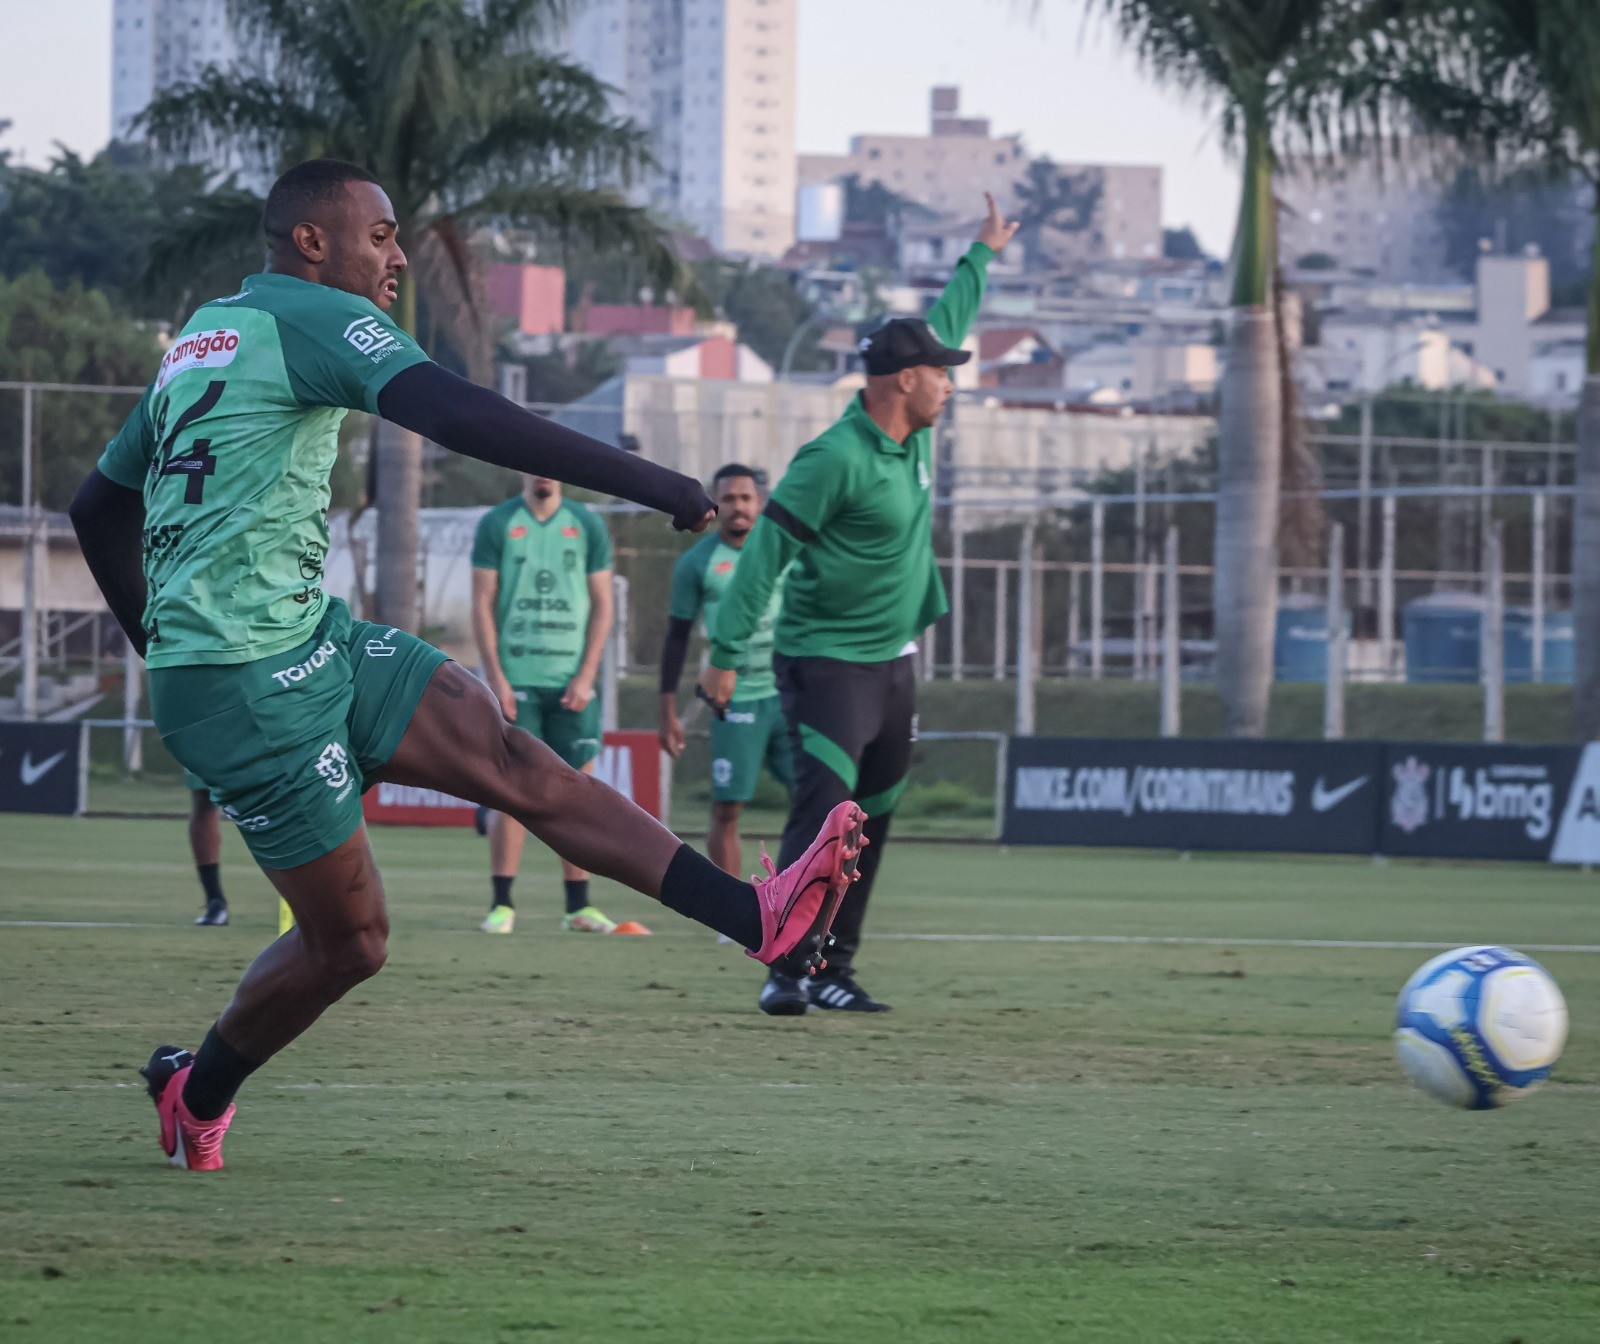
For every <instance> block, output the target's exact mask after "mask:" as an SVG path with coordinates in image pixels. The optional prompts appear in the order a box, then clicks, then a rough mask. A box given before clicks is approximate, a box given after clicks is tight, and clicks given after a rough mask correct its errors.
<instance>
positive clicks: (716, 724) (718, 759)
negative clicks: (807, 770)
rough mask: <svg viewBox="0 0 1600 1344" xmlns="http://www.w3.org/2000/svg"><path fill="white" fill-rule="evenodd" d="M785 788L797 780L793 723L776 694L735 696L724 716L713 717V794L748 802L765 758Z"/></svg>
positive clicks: (716, 798) (719, 799) (718, 799)
mask: <svg viewBox="0 0 1600 1344" xmlns="http://www.w3.org/2000/svg"><path fill="white" fill-rule="evenodd" d="M763 761H765V762H766V766H767V769H768V771H770V772H771V774H772V777H773V778H774V779H776V780H777V781H778V783H780V784H782V785H783V786H784V788H788V787H789V785H791V784H792V783H794V762H793V760H792V759H791V757H790V754H789V725H788V724H786V723H785V722H784V720H783V701H782V700H781V699H780V697H778V696H776V695H769V696H766V697H764V698H763V699H760V700H735V701H734V702H733V703H732V704H730V705H729V706H728V712H727V715H726V716H725V717H724V718H720V719H718V718H713V719H712V720H711V797H712V799H713V800H714V801H715V802H719V803H748V802H749V801H750V800H751V799H752V798H753V797H755V792H756V781H757V780H758V779H759V778H760V777H761V765H762V762H763Z"/></svg>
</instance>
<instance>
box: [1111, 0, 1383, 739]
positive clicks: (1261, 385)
mask: <svg viewBox="0 0 1600 1344" xmlns="http://www.w3.org/2000/svg"><path fill="white" fill-rule="evenodd" d="M1099 4H1100V8H1101V9H1102V10H1103V12H1105V13H1106V14H1107V15H1109V16H1110V18H1111V20H1112V21H1113V23H1114V24H1115V25H1116V26H1117V28H1118V29H1119V30H1120V32H1121V33H1122V35H1123V37H1124V39H1125V40H1126V41H1127V42H1128V44H1129V45H1130V46H1131V47H1132V48H1133V50H1134V51H1135V53H1136V54H1137V55H1138V57H1139V58H1140V60H1141V61H1142V62H1143V63H1144V64H1145V65H1146V66H1147V67H1148V68H1149V69H1151V70H1152V71H1154V72H1155V74H1156V75H1158V76H1159V77H1161V78H1163V79H1165V80H1167V81H1168V82H1170V83H1172V84H1174V85H1176V86H1178V87H1179V88H1182V89H1186V90H1189V91H1192V92H1195V93H1198V94H1200V95H1202V96H1203V97H1204V98H1206V99H1207V101H1208V102H1209V103H1210V105H1211V106H1213V107H1214V108H1216V109H1217V110H1219V111H1220V114H1221V125H1222V131H1223V133H1224V135H1225V137H1226V138H1227V139H1228V140H1229V141H1230V142H1231V143H1232V144H1233V145H1234V146H1235V147H1236V148H1237V149H1238V150H1239V151H1240V152H1241V156H1242V160H1243V174H1242V184H1241V199H1240V205H1239V222H1238V228H1237V232H1236V235H1235V239H1234V247H1233V258H1232V261H1233V270H1234V280H1233V294H1232V306H1233V321H1232V329H1231V331H1230V333H1229V338H1228V366H1227V372H1226V374H1225V375H1224V377H1223V381H1222V385H1221V387H1220V389H1219V401H1220V415H1219V422H1218V443H1219V450H1218V502H1217V520H1216V541H1215V549H1214V564H1215V572H1216V574H1215V582H1214V605H1215V609H1216V630H1217V689H1218V691H1219V693H1220V695H1221V698H1222V702H1223V712H1224V718H1225V722H1226V725H1227V729H1228V731H1229V732H1230V733H1232V734H1235V735H1241V736H1259V735H1260V734H1261V733H1262V732H1264V731H1265V729H1266V718H1267V694H1268V691H1269V689H1270V687H1271V681H1272V637H1273V628H1274V623H1275V620H1276V607H1277V547H1278V537H1279V521H1280V519H1279V492H1280V483H1281V482H1282V480H1283V479H1284V476H1285V459H1286V458H1287V459H1288V467H1289V475H1290V478H1291V479H1293V478H1295V477H1296V476H1299V475H1303V472H1302V471H1301V467H1302V466H1303V462H1302V454H1300V453H1299V451H1298V449H1297V448H1296V445H1295V441H1294V438H1293V436H1292V435H1287V434H1286V433H1285V428H1286V426H1287V425H1288V424H1290V423H1291V422H1292V420H1293V418H1294V417H1293V401H1292V395H1291V385H1290V382H1289V379H1288V377H1287V369H1286V367H1285V358H1284V345H1283V339H1282V333H1281V331H1280V323H1279V319H1278V306H1279V305H1278V286H1277V283H1276V281H1277V277H1278V234H1277V214H1276V205H1275V201H1274V197H1273V189H1272V179H1273V173H1274V171H1275V169H1276V166H1277V164H1278V161H1279V155H1280V154H1281V153H1282V152H1284V151H1285V150H1286V149H1288V148H1290V147H1295V148H1303V149H1306V150H1308V151H1312V152H1315V151H1318V150H1324V151H1325V150H1328V149H1332V148H1338V147H1340V146H1341V145H1342V144H1343V143H1344V142H1345V141H1346V140H1347V139H1350V138H1354V137H1358V136H1361V135H1365V134H1370V133H1372V132H1373V131H1374V130H1375V128H1380V127H1382V126H1384V125H1387V124H1388V122H1387V120H1386V114H1387V113H1388V112H1389V111H1390V110H1391V109H1392V107H1393V106H1394V104H1395V101H1396V92H1395V90H1394V89H1393V88H1392V87H1391V86H1390V85H1389V84H1388V83H1386V82H1385V81H1383V80H1382V79H1380V78H1378V77H1377V76H1376V74H1375V73H1374V72H1375V71H1377V70H1379V69H1381V68H1384V67H1383V63H1382V62H1380V61H1379V60H1378V59H1377V56H1378V53H1381V52H1388V51H1390V50H1391V49H1398V48H1399V47H1401V46H1403V44H1404V41H1405V30H1404V27H1403V25H1402V22H1401V20H1402V19H1403V17H1404V9H1405V0H1099Z"/></svg>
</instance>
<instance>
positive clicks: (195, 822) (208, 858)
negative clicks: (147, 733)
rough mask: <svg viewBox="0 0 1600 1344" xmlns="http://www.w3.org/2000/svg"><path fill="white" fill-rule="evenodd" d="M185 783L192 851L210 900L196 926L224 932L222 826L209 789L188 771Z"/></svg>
mask: <svg viewBox="0 0 1600 1344" xmlns="http://www.w3.org/2000/svg"><path fill="white" fill-rule="evenodd" d="M184 783H185V784H187V785H188V786H189V849H190V850H191V851H192V852H193V854H194V866H195V871H196V872H197V873H199V874H200V890H201V891H203V892H204V893H205V897H206V908H205V909H204V910H202V911H201V912H200V918H198V919H197V920H195V923H196V924H209V925H212V926H213V927H217V928H220V927H221V926H222V925H224V924H226V923H227V922H228V898H227V897H226V896H224V895H223V894H222V823H221V822H220V821H219V820H218V819H217V805H216V804H215V803H214V802H212V801H211V794H210V793H209V792H207V790H206V787H205V785H204V784H202V783H201V782H200V781H199V780H198V779H196V778H195V777H194V776H193V775H191V774H190V773H189V772H188V771H187V770H185V771H184Z"/></svg>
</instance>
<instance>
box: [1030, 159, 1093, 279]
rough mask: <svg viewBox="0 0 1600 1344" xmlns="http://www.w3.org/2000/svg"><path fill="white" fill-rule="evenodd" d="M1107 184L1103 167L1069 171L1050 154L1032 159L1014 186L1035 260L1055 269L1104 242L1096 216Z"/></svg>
mask: <svg viewBox="0 0 1600 1344" xmlns="http://www.w3.org/2000/svg"><path fill="white" fill-rule="evenodd" d="M1104 190H1105V174H1104V173H1102V172H1101V171H1100V170H1099V169H1098V168H1085V169H1082V170H1081V171H1079V172H1076V173H1069V172H1068V171H1067V170H1066V169H1065V168H1062V167H1061V166H1060V165H1058V164H1057V163H1055V162H1054V161H1053V160H1051V159H1049V158H1041V159H1034V160H1033V161H1032V162H1031V163H1030V164H1028V166H1027V168H1026V169H1025V170H1024V172H1023V175H1022V177H1021V178H1020V179H1019V180H1018V182H1017V183H1016V186H1015V187H1014V188H1013V192H1014V194H1015V196H1016V201H1017V209H1016V214H1017V221H1018V223H1019V224H1020V225H1021V228H1019V229H1018V230H1017V233H1018V236H1019V238H1020V239H1021V242H1022V245H1023V248H1024V250H1025V251H1026V253H1027V257H1028V264H1029V266H1032V267H1036V268H1038V269H1041V270H1053V269H1055V268H1056V267H1058V266H1060V265H1061V264H1062V263H1063V262H1065V261H1070V260H1081V259H1082V258H1083V257H1084V256H1085V255H1087V254H1088V253H1089V252H1090V251H1093V250H1097V249H1098V248H1099V246H1100V244H1101V243H1102V242H1103V241H1104V240H1103V238H1102V237H1101V235H1100V233H1099V231H1098V230H1097V229H1095V227H1094V217H1095V211H1096V210H1097V209H1098V208H1099V205H1100V197H1101V195H1102V194H1103V192H1104Z"/></svg>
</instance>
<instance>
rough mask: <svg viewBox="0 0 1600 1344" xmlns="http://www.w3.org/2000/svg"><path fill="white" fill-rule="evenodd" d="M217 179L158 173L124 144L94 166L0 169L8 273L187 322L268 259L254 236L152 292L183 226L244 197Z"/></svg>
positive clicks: (190, 172)
mask: <svg viewBox="0 0 1600 1344" xmlns="http://www.w3.org/2000/svg"><path fill="white" fill-rule="evenodd" d="M210 176H211V174H209V173H208V171H207V170H206V169H204V168H202V167H200V166H199V165H195V164H182V165H179V166H178V167H175V168H173V167H166V168H162V167H155V166H152V165H151V164H150V163H149V161H148V156H146V155H144V154H141V153H140V152H138V151H137V150H135V149H131V148H129V147H127V146H122V145H112V146H110V147H109V148H107V149H105V150H102V151H101V152H100V153H99V154H96V155H95V156H94V158H92V159H84V158H82V157H80V156H79V155H77V154H74V153H73V152H72V151H70V150H65V149H63V150H61V151H60V153H58V154H57V155H56V157H55V158H54V159H52V160H51V162H50V164H49V165H48V166H47V167H45V168H28V167H25V166H21V165H15V164H9V163H6V162H4V161H3V160H0V238H4V239H5V240H6V246H5V248H4V250H3V251H0V274H5V275H8V276H18V275H21V274H23V273H24V272H25V271H30V270H40V271H43V272H44V274H45V275H47V276H48V277H49V278H50V279H51V281H52V282H53V283H55V284H57V285H67V284H71V283H73V282H77V283H79V284H81V285H84V286H86V287H88V288H91V289H100V290H103V291H105V292H106V293H107V294H108V295H109V296H111V298H112V299H114V300H115V301H116V302H117V303H118V304H119V306H122V307H124V308H127V309H128V310H130V311H133V312H136V313H140V314H146V315H151V316H155V315H160V316H164V317H168V318H174V317H182V316H184V315H186V310H187V308H188V307H189V306H190V305H192V304H193V303H194V302H195V301H196V300H197V299H198V298H204V297H208V296H209V295H211V294H225V293H228V292H230V291H231V290H232V289H233V288H234V287H235V286H236V285H237V283H238V279H239V276H240V275H241V274H242V273H243V271H245V270H248V269H252V268H254V267H255V266H256V265H258V264H259V263H260V259H261V240H260V239H259V238H255V237H251V238H250V239H248V240H240V241H239V242H237V243H236V245H235V246H233V247H232V248H231V249H228V250H227V251H225V252H222V253H215V252H208V253H207V254H206V255H204V256H200V257H195V256H189V257H187V258H186V259H185V264H184V265H183V266H182V267H181V268H177V267H175V268H172V270H171V272H170V274H168V275H166V276H164V277H162V280H163V281H164V283H156V284H152V283H150V281H151V275H150V262H151V257H152V254H153V252H154V250H155V248H156V246H157V243H158V240H159V239H160V238H161V237H162V235H163V233H164V232H165V231H166V230H168V229H169V228H171V227H172V225H173V222H174V221H175V220H178V221H181V220H182V219H183V218H184V217H185V216H186V215H187V214H188V213H189V212H190V211H192V210H194V209H197V208H206V209H214V208H215V206H214V202H216V201H218V200H223V199H229V198H232V197H234V196H236V195H237V193H238V190H239V189H238V188H237V186H236V185H235V184H234V183H232V182H231V181H226V182H223V183H219V184H212V183H210V181H209V178H210ZM202 202H205V203H206V204H205V205H204V207H201V204H200V203H202ZM180 310H182V311H180Z"/></svg>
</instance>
